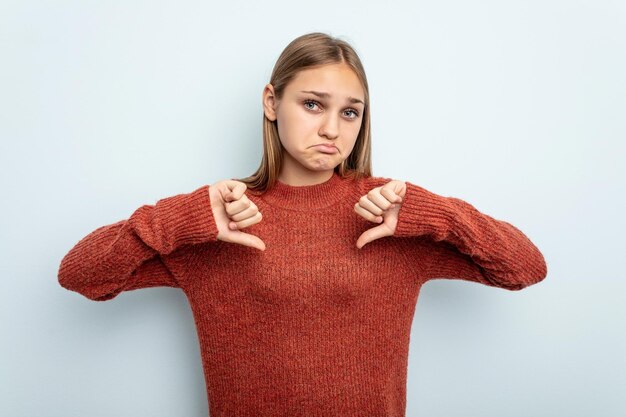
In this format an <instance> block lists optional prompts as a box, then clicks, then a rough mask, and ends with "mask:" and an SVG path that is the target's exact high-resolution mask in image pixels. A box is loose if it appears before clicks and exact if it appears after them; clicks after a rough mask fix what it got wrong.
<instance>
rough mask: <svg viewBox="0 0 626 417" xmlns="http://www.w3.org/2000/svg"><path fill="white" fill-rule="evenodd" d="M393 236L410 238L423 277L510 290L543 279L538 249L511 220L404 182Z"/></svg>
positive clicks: (545, 271) (543, 273)
mask: <svg viewBox="0 0 626 417" xmlns="http://www.w3.org/2000/svg"><path fill="white" fill-rule="evenodd" d="M405 184H406V186H407V190H406V194H405V196H404V199H403V202H402V204H401V206H400V210H399V212H398V224H397V225H396V231H395V233H394V236H404V237H421V238H419V239H414V240H413V241H414V242H415V250H416V251H418V252H419V253H415V252H414V253H413V254H414V255H416V257H415V258H414V259H419V262H420V269H421V271H422V273H423V280H424V281H426V280H428V279H435V278H450V279H464V280H469V281H474V282H478V283H482V284H485V285H489V286H493V287H499V288H504V289H507V290H511V291H516V290H521V289H523V288H525V287H528V286H530V285H533V284H536V283H538V282H539V281H541V280H543V279H544V278H545V277H546V275H547V265H546V262H545V259H544V257H543V255H542V254H541V252H540V251H539V249H538V248H537V247H536V246H535V245H534V244H533V243H532V242H531V241H530V240H529V239H528V237H527V236H526V235H525V234H524V233H522V232H521V231H520V230H519V229H517V228H516V227H515V226H513V225H512V224H510V223H508V222H506V221H503V220H497V219H495V218H493V217H491V216H489V215H487V214H484V213H481V212H480V211H478V210H477V209H476V208H475V207H474V206H473V205H471V204H470V203H468V202H466V201H463V200H461V199H459V198H455V197H444V196H441V195H438V194H435V193H433V192H430V191H428V190H426V189H424V188H422V187H420V186H418V185H415V184H412V183H410V182H405Z"/></svg>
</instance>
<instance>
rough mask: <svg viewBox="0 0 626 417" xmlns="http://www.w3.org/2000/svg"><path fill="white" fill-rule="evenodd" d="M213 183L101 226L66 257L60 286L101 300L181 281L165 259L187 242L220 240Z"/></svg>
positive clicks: (189, 243)
mask: <svg viewBox="0 0 626 417" xmlns="http://www.w3.org/2000/svg"><path fill="white" fill-rule="evenodd" d="M208 189H209V187H208V186H207V185H204V186H202V187H200V188H198V189H196V190H195V191H193V192H190V193H186V194H177V195H175V196H172V197H167V198H163V199H161V200H159V201H157V202H156V204H154V205H143V206H141V207H139V208H138V209H137V210H135V211H134V212H133V214H132V215H131V216H130V218H129V219H128V220H121V221H118V222H116V223H113V224H110V225H106V226H101V227H99V228H97V229H96V230H94V231H92V232H91V233H89V234H88V235H87V236H85V237H84V238H82V239H81V240H80V241H79V242H78V243H77V244H76V245H75V246H74V247H73V248H72V249H71V250H70V251H69V252H68V253H67V254H66V255H65V256H64V257H63V259H62V261H61V264H60V267H59V271H58V280H59V284H60V285H61V286H62V287H64V288H66V289H68V290H71V291H76V292H78V293H80V294H82V295H84V296H85V297H87V298H89V299H91V300H95V301H105V300H109V299H111V298H114V297H115V296H117V295H118V294H119V293H120V292H122V291H128V290H134V289H138V288H144V287H154V286H169V287H179V284H178V282H177V280H176V278H175V277H174V275H173V274H172V272H171V271H170V269H169V268H168V267H167V266H166V264H165V263H164V259H165V255H169V254H171V253H172V252H173V251H174V250H176V249H178V248H179V247H181V246H183V245H191V244H197V243H202V242H209V241H216V240H217V234H218V229H217V225H216V224H215V219H214V218H213V212H212V209H211V200H210V196H209V190H208Z"/></svg>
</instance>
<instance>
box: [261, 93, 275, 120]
mask: <svg viewBox="0 0 626 417" xmlns="http://www.w3.org/2000/svg"><path fill="white" fill-rule="evenodd" d="M276 104H277V103H276V96H275V95H274V86H273V85H272V84H267V85H266V86H265V88H264V89H263V112H264V113H265V117H267V118H268V119H269V120H271V121H274V120H276Z"/></svg>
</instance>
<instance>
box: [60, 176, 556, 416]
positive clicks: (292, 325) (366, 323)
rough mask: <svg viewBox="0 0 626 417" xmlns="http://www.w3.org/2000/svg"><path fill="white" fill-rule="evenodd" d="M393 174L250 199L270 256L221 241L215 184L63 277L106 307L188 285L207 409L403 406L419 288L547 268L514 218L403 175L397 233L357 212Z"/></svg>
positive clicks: (87, 246)
mask: <svg viewBox="0 0 626 417" xmlns="http://www.w3.org/2000/svg"><path fill="white" fill-rule="evenodd" d="M390 180H391V178H384V177H370V178H365V179H361V180H359V181H354V180H350V179H347V178H342V177H341V176H339V174H337V173H334V174H333V176H332V177H331V179H330V180H328V181H326V182H324V183H322V184H316V185H311V186H302V187H296V186H290V185H287V184H284V183H282V182H278V183H277V185H276V186H275V187H274V188H272V189H270V190H269V191H267V192H266V193H265V194H263V195H261V196H254V195H251V194H250V193H247V194H246V195H248V198H250V199H251V200H252V201H253V202H254V203H255V204H256V205H257V206H258V208H259V210H260V211H261V213H262V215H263V219H262V220H261V222H260V223H257V224H255V225H253V226H250V227H247V228H245V229H243V230H242V231H244V232H246V233H250V234H253V235H256V236H258V237H259V238H261V239H262V240H263V241H264V242H265V244H266V250H265V251H260V250H258V249H255V248H251V247H247V246H242V245H238V244H234V243H229V242H224V241H220V240H217V234H218V230H217V226H216V224H215V220H214V218H213V214H212V211H211V202H210V198H209V192H208V188H209V186H208V185H203V186H202V187H199V188H197V189H196V190H194V191H193V192H190V193H185V194H178V195H175V196H172V197H168V198H164V199H161V200H158V201H157V202H156V203H155V204H154V205H143V206H141V207H139V208H138V209H137V210H135V211H134V212H133V213H132V215H131V216H130V218H129V219H127V220H122V221H119V222H117V223H113V224H110V225H107V226H102V227H100V228H98V229H96V230H94V231H93V232H91V233H90V234H88V235H87V236H85V237H84V238H83V239H81V240H80V241H79V242H78V243H77V244H76V245H75V246H74V247H73V248H72V249H71V250H70V251H69V252H68V253H67V254H66V255H65V257H64V258H63V260H62V261H61V264H60V268H59V272H58V279H59V283H60V284H61V286H63V287H64V288H67V289H69V290H72V291H76V292H78V293H80V294H82V295H84V296H85V297H87V298H89V299H92V300H97V301H103V300H109V299H111V298H113V297H116V296H117V295H118V294H119V293H120V292H122V291H128V290H134V289H138V288H145V287H153V286H169V287H176V288H180V289H181V290H182V291H184V293H185V294H186V296H187V298H188V300H189V303H190V306H191V309H192V311H193V315H194V320H195V323H196V328H197V331H198V336H199V341H200V349H201V353H202V363H203V367H204V374H205V381H206V388H207V396H208V400H209V412H210V415H211V417H219V416H229V417H230V416H237V417H247V416H249V417H263V416H281V417H284V416H290V417H291V416H307V417H311V416H342V417H348V416H359V417H370V416H371V417H386V416H395V417H398V416H404V415H405V408H406V375H407V374H406V372H407V364H408V352H409V336H410V331H411V323H412V320H413V313H414V310H415V306H416V302H417V298H418V294H419V291H420V287H421V285H423V284H424V282H426V281H428V280H429V279H436V278H451V279H464V280H469V281H474V282H478V283H482V284H485V285H489V286H494V287H500V288H503V289H507V290H520V289H522V288H525V287H527V286H529V285H532V284H535V283H537V282H539V281H541V280H542V279H543V278H544V277H545V276H546V274H547V267H546V262H545V260H544V257H543V256H542V254H541V253H540V251H539V250H538V249H537V247H536V246H535V245H534V244H533V243H532V242H531V241H530V240H529V239H528V238H527V237H526V236H525V235H524V234H523V233H522V232H521V231H520V230H519V229H517V228H516V227H514V226H512V225H511V224H509V223H507V222H505V221H502V220H496V219H494V218H492V217H490V216H488V215H486V214H483V213H481V212H479V211H478V210H477V209H476V208H474V207H473V206H472V205H470V204H469V203H467V202H465V201H463V200H460V199H458V198H453V197H444V196H441V195H438V194H435V193H433V192H430V191H428V190H426V189H424V188H422V187H420V186H417V185H415V184H412V183H411V182H408V181H405V183H406V185H407V192H406V195H405V197H404V199H403V203H402V204H401V207H400V211H399V214H398V225H397V228H396V232H395V234H394V235H393V236H387V237H384V238H381V239H378V240H375V241H373V242H370V243H369V244H367V245H365V246H364V247H363V248H362V249H358V248H357V247H356V241H357V239H358V237H359V236H360V235H361V233H363V231H365V230H367V229H368V228H371V227H375V226H376V225H377V224H375V223H372V222H369V221H367V220H365V219H364V218H362V217H361V216H359V215H358V214H357V213H356V212H355V211H354V205H355V203H357V202H358V199H359V198H360V197H361V196H362V195H365V194H367V192H368V191H369V190H371V189H372V188H375V187H378V186H381V185H384V184H386V183H387V182H389V181H390Z"/></svg>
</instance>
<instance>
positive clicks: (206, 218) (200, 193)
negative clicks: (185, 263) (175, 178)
mask: <svg viewBox="0 0 626 417" xmlns="http://www.w3.org/2000/svg"><path fill="white" fill-rule="evenodd" d="M156 210H157V215H158V218H159V219H160V220H161V227H162V228H163V233H164V235H165V236H167V240H168V241H169V243H170V247H171V249H172V250H173V249H174V248H177V247H178V246H180V245H184V244H197V243H203V242H208V241H216V240H217V235H218V229H217V224H216V223H215V218H214V217H213V210H212V208H211V198H210V195H209V186H208V185H203V186H202V187H200V188H197V189H196V190H194V191H192V192H190V193H185V194H177V195H175V196H171V197H166V198H163V199H161V200H159V201H157V203H156Z"/></svg>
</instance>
